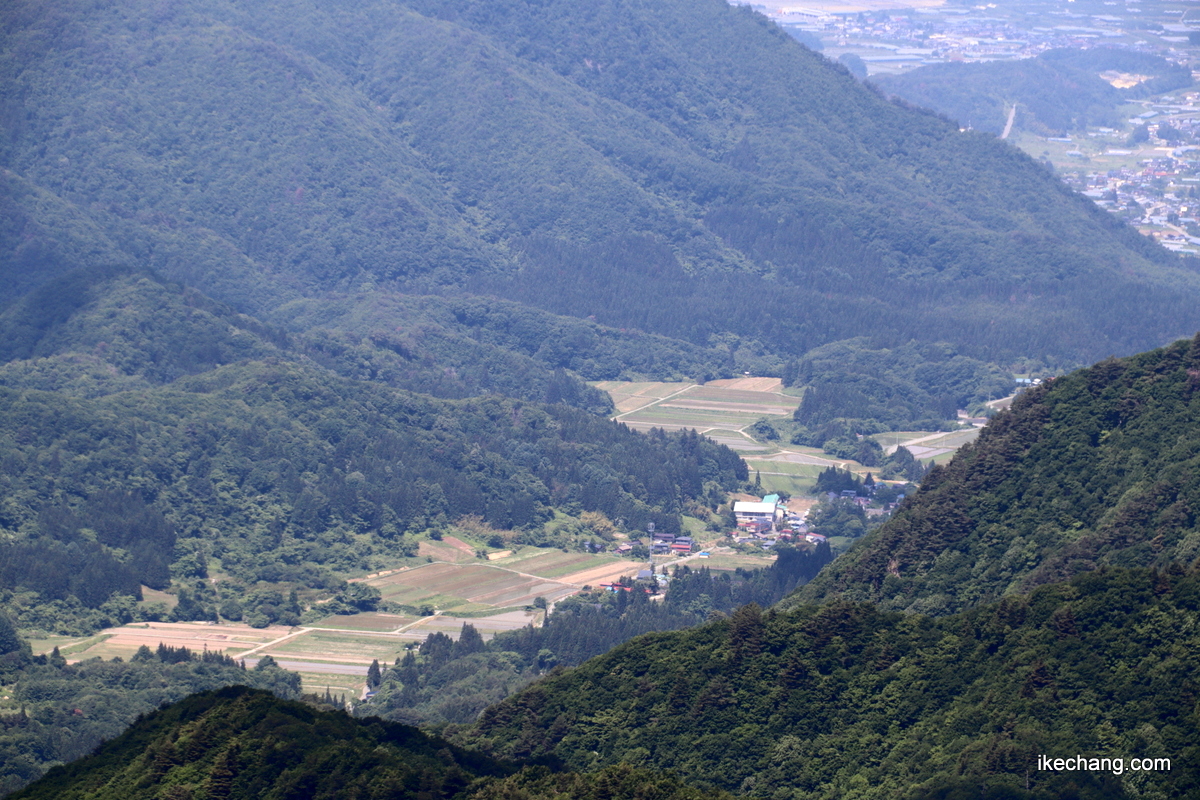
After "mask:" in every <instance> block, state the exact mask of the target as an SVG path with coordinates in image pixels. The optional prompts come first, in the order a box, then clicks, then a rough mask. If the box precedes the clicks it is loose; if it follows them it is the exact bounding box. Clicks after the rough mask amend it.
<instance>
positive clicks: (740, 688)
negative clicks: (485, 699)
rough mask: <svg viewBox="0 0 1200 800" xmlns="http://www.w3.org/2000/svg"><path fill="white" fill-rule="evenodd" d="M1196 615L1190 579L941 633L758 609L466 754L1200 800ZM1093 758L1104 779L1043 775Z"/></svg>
mask: <svg viewBox="0 0 1200 800" xmlns="http://www.w3.org/2000/svg"><path fill="white" fill-rule="evenodd" d="M1198 615H1200V573H1198V572H1197V571H1195V570H1192V571H1190V572H1185V571H1184V570H1183V569H1182V568H1180V567H1178V566H1174V567H1172V568H1171V569H1170V570H1168V571H1167V572H1164V573H1160V572H1155V571H1151V570H1147V569H1135V570H1120V569H1102V570H1098V571H1096V572H1093V573H1089V574H1087V575H1083V576H1079V577H1078V578H1076V579H1074V580H1072V581H1071V582H1070V583H1067V584H1059V585H1057V586H1053V587H1043V588H1041V589H1038V590H1037V591H1035V592H1034V593H1032V594H1031V595H1028V596H1022V597H1013V598H1005V599H1004V600H1002V601H1000V602H999V603H992V604H988V605H984V606H981V607H979V608H976V609H973V610H971V611H966V612H962V613H959V614H956V615H953V616H950V617H945V618H941V619H935V618H930V617H926V616H921V615H901V614H898V613H889V612H883V611H880V610H878V609H877V608H875V607H872V606H869V605H858V604H851V603H843V602H838V603H833V604H830V605H827V606H823V607H815V606H804V607H801V608H797V609H795V610H793V611H789V612H776V611H769V612H767V613H766V614H761V613H760V610H759V609H758V608H757V607H755V606H746V607H744V608H742V609H740V610H739V611H738V612H736V613H735V614H734V615H732V617H731V618H730V619H727V620H721V621H718V622H714V623H710V624H708V625H705V626H702V627H700V628H695V629H692V630H688V631H684V632H678V633H665V634H650V635H647V636H643V637H640V638H638V639H636V640H634V641H632V642H629V643H627V644H625V645H623V646H621V647H618V648H616V649H614V650H613V651H611V652H609V653H608V654H606V655H603V656H599V657H597V658H595V659H592V660H591V661H589V662H587V663H586V664H584V665H582V666H580V667H578V668H575V669H572V670H568V671H567V672H565V673H563V674H561V675H558V676H551V677H549V678H546V679H544V680H542V681H540V682H538V683H536V684H534V685H533V686H531V687H529V688H527V689H526V690H524V691H523V692H521V693H519V694H517V695H516V696H514V697H512V698H510V699H508V700H506V701H505V702H503V703H500V704H498V705H496V706H494V707H492V708H491V709H489V710H488V711H487V712H485V713H484V715H483V716H482V717H481V719H480V721H479V723H478V724H477V725H476V726H475V727H474V728H473V729H472V730H470V731H467V732H465V734H464V735H463V736H462V737H461V739H462V741H464V742H468V743H470V745H471V746H478V747H482V748H484V749H485V750H487V751H489V752H493V753H495V754H497V755H501V756H508V757H512V756H522V757H524V756H528V755H535V754H551V755H554V756H557V757H559V758H562V759H563V760H564V761H565V762H566V763H567V765H568V766H569V767H573V768H583V767H587V768H595V767H597V766H600V765H604V764H612V763H616V762H619V761H624V762H627V763H634V764H644V765H648V766H651V767H653V768H656V769H671V770H675V771H677V772H678V773H679V774H681V775H682V776H684V777H685V778H686V779H689V780H693V781H704V782H707V783H710V784H712V785H715V786H718V787H724V788H727V789H730V790H735V791H739V792H743V793H745V794H747V795H749V796H751V797H762V798H772V797H788V798H796V800H801V799H802V798H830V800H832V799H833V798H844V797H856V798H895V797H901V798H913V799H915V798H968V797H973V798H977V797H985V798H1020V799H1022V800H1024V799H1026V798H1028V799H1029V800H1033V798H1038V799H1039V800H1040V799H1041V798H1047V800H1048V798H1062V797H1078V798H1096V799H1097V800H1099V798H1123V797H1138V796H1149V795H1154V796H1159V797H1186V796H1191V795H1192V794H1193V793H1194V792H1196V791H1197V790H1200V771H1198V770H1197V767H1196V763H1197V762H1196V756H1197V755H1200V753H1198V751H1197V745H1196V742H1195V736H1194V728H1195V719H1194V704H1195V698H1196V693H1197V691H1198V690H1200V659H1198V657H1197V653H1200V649H1197V645H1200V642H1198V641H1197V640H1196V635H1197V630H1200V628H1198V627H1197V622H1198V621H1200V617H1198ZM1078 755H1083V756H1085V757H1088V758H1093V757H1094V758H1097V759H1099V758H1101V757H1107V758H1109V759H1110V762H1109V766H1105V767H1096V768H1093V769H1086V768H1085V769H1078V770H1072V771H1062V772H1056V771H1053V770H1047V769H1044V768H1040V767H1039V761H1038V759H1039V757H1040V756H1048V757H1050V758H1065V757H1075V756H1078ZM1134 758H1137V759H1144V758H1154V759H1158V758H1165V759H1169V760H1170V764H1169V766H1167V765H1166V764H1164V763H1161V762H1160V763H1158V764H1157V765H1151V766H1150V767H1148V768H1147V769H1141V768H1139V767H1134V766H1133V764H1132V759H1134ZM1112 759H1120V760H1121V764H1120V766H1118V767H1112V766H1111V765H1112ZM1139 763H1140V762H1139Z"/></svg>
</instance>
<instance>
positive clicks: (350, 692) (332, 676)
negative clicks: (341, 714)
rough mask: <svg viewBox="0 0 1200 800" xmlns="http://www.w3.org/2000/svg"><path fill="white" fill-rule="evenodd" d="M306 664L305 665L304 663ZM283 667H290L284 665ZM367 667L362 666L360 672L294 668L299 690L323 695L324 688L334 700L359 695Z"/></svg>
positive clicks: (353, 697) (364, 681)
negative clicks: (350, 672)
mask: <svg viewBox="0 0 1200 800" xmlns="http://www.w3.org/2000/svg"><path fill="white" fill-rule="evenodd" d="M306 666H307V665H306ZM283 668H284V669H292V667H289V666H284V667H283ZM367 669H369V667H362V668H361V671H362V674H361V675H358V674H342V673H335V672H306V671H305V670H304V669H298V670H294V671H296V672H299V673H300V687H301V691H303V692H305V693H307V694H319V695H324V694H325V690H326V689H328V690H329V693H330V694H331V695H333V698H334V700H338V699H341V698H343V697H344V698H345V699H347V700H354V699H356V698H358V697H359V696H360V694H361V693H362V690H363V685H364V684H365V683H366V677H367Z"/></svg>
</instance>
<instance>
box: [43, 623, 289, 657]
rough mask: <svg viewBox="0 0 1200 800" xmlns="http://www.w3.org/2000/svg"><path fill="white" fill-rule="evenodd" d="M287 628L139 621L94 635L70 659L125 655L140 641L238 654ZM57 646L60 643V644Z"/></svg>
mask: <svg viewBox="0 0 1200 800" xmlns="http://www.w3.org/2000/svg"><path fill="white" fill-rule="evenodd" d="M289 630H291V629H290V628H284V627H282V626H278V625H273V626H271V627H269V628H251V627H250V626H249V625H240V624H224V625H208V624H205V623H195V622H142V623H135V624H132V625H125V626H122V627H120V628H109V629H107V630H105V631H103V632H102V635H101V636H98V637H95V638H96V643H95V644H94V645H92V646H90V647H88V648H87V649H85V650H82V651H79V652H73V653H72V654H71V655H70V657H69V658H70V660H71V661H82V660H83V659H87V658H96V657H100V658H113V657H114V656H120V657H121V658H125V659H128V658H129V657H130V656H132V655H133V654H134V653H136V652H137V649H138V648H139V647H141V646H142V645H146V646H147V647H149V648H150V649H151V650H153V649H155V648H157V647H158V645H159V643H160V642H161V643H162V644H165V645H168V646H170V647H186V648H188V649H189V650H194V651H201V650H204V649H205V648H207V649H209V650H216V651H220V652H223V653H225V654H226V655H230V656H234V657H237V656H238V654H239V653H244V652H246V651H247V650H250V649H252V648H254V647H257V646H258V645H260V644H264V643H266V642H270V641H272V640H274V639H278V638H279V637H281V636H285V635H287V633H288V631H289ZM59 646H60V647H61V646H62V645H59Z"/></svg>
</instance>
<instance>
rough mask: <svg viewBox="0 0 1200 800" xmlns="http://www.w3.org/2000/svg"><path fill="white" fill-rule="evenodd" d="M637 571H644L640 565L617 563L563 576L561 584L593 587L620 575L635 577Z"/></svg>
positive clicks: (624, 562)
mask: <svg viewBox="0 0 1200 800" xmlns="http://www.w3.org/2000/svg"><path fill="white" fill-rule="evenodd" d="M639 569H645V567H643V566H642V565H641V564H638V563H630V562H628V561H618V562H616V563H615V564H605V565H604V566H603V567H593V568H592V569H585V570H583V571H582V572H575V573H572V574H570V575H563V576H562V578H560V579H559V580H561V581H562V582H563V583H570V584H573V585H575V586H595V585H596V584H599V583H611V582H612V581H615V580H616V579H617V578H619V577H621V576H622V575H637V573H638V570H639Z"/></svg>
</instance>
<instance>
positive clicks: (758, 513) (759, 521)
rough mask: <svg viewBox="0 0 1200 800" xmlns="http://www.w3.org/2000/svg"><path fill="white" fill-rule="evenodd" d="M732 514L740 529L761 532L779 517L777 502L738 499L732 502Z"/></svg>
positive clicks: (773, 523) (772, 524) (767, 528)
mask: <svg viewBox="0 0 1200 800" xmlns="http://www.w3.org/2000/svg"><path fill="white" fill-rule="evenodd" d="M733 515H734V517H736V518H737V526H738V527H739V528H741V529H742V530H748V531H752V532H755V533H757V532H761V531H767V530H771V529H773V528H774V527H775V522H776V520H777V519H778V518H779V506H778V504H777V503H774V502H771V503H752V502H748V501H745V500H739V501H738V502H736V503H734V504H733Z"/></svg>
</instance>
